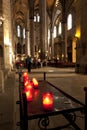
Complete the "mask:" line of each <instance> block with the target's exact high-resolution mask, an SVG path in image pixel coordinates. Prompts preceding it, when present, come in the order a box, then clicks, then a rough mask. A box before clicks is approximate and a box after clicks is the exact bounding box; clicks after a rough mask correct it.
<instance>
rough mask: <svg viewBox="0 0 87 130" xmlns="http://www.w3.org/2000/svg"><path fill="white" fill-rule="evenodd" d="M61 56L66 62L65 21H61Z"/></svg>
mask: <svg viewBox="0 0 87 130" xmlns="http://www.w3.org/2000/svg"><path fill="white" fill-rule="evenodd" d="M62 36H63V39H62V40H63V42H62V58H63V60H64V61H65V62H67V23H66V22H63V23H62Z"/></svg>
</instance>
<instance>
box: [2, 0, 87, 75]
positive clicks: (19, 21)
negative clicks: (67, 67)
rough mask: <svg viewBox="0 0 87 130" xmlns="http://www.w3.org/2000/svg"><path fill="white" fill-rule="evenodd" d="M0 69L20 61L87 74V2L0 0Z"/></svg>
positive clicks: (73, 0) (5, 68)
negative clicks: (33, 60) (38, 61)
mask: <svg viewBox="0 0 87 130" xmlns="http://www.w3.org/2000/svg"><path fill="white" fill-rule="evenodd" d="M0 2H1V4H0V69H1V70H2V71H4V70H9V69H10V70H11V69H12V68H14V64H15V63H16V61H17V60H19V59H20V58H21V59H22V60H23V59H24V58H25V57H26V56H27V55H30V56H31V58H40V59H41V60H46V61H48V60H50V61H51V62H52V63H53V61H54V60H55V59H56V60H57V61H58V62H59V63H66V64H71V65H74V66H75V70H76V72H77V73H87V51H86V50H87V38H86V37H87V32H86V28H87V24H86V23H87V22H86V20H87V18H86V5H87V2H86V0H84V2H82V1H81V0H43V1H42V0H0Z"/></svg>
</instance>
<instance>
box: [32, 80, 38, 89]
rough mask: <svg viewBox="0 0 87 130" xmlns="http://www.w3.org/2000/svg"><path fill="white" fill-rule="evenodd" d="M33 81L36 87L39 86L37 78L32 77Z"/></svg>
mask: <svg viewBox="0 0 87 130" xmlns="http://www.w3.org/2000/svg"><path fill="white" fill-rule="evenodd" d="M32 82H33V85H34V88H38V81H37V80H36V79H35V78H33V79H32Z"/></svg>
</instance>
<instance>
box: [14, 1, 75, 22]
mask: <svg viewBox="0 0 87 130" xmlns="http://www.w3.org/2000/svg"><path fill="white" fill-rule="evenodd" d="M13 1H14V2H13V7H14V16H15V20H16V22H18V23H19V22H20V23H24V22H25V20H26V19H27V15H28V10H29V8H30V10H32V11H33V9H34V11H35V10H39V2H40V0H13ZM73 1H75V0H46V3H47V12H48V15H49V16H50V17H52V13H53V12H54V14H56V11H57V13H58V10H61V7H63V6H64V7H65V5H66V7H68V9H69V8H70V5H71V4H72V3H73ZM30 3H33V5H32V6H30ZM64 4H65V5H64ZM54 14H53V15H54Z"/></svg>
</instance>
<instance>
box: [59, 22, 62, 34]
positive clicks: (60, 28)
mask: <svg viewBox="0 0 87 130" xmlns="http://www.w3.org/2000/svg"><path fill="white" fill-rule="evenodd" d="M58 33H59V34H61V33H62V25H61V22H60V23H59V28H58Z"/></svg>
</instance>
